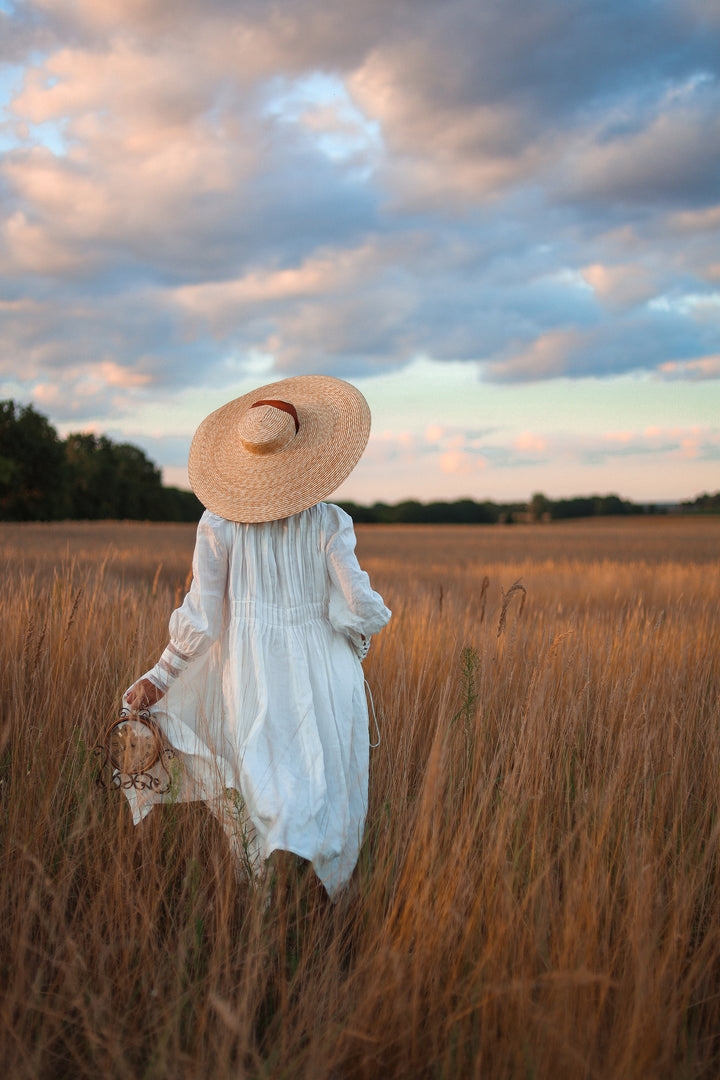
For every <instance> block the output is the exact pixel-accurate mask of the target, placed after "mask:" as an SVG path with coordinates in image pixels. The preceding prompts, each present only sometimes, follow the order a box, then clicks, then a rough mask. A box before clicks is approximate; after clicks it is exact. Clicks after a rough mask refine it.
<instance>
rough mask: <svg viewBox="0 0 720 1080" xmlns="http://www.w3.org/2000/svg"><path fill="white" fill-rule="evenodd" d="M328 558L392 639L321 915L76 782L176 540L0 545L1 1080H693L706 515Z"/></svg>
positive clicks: (712, 574)
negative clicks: (339, 868) (354, 572)
mask: <svg viewBox="0 0 720 1080" xmlns="http://www.w3.org/2000/svg"><path fill="white" fill-rule="evenodd" d="M357 531H358V537H359V540H358V550H359V554H360V558H361V562H362V563H363V565H364V566H365V568H366V569H367V570H368V571H369V573H370V575H371V579H372V582H373V585H374V586H375V587H376V588H377V589H378V590H379V591H380V592H381V593H382V594H383V596H384V598H385V600H386V602H387V603H388V605H389V606H390V607H391V608H392V610H393V613H394V614H393V619H392V621H391V622H390V624H389V625H388V627H387V628H386V630H385V631H383V633H382V634H381V635H378V637H377V638H376V639H375V640H374V642H373V645H372V648H371V650H370V654H369V656H368V658H367V660H366V662H365V669H366V675H367V679H368V682H369V684H370V687H371V689H372V693H373V697H374V700H375V707H376V710H377V713H378V718H379V723H380V729H381V734H382V742H381V745H380V747H379V748H378V749H377V750H374V751H372V757H371V790H370V805H369V812H368V820H367V829H366V835H365V843H364V847H363V850H362V855H361V860H360V863H359V866H358V869H357V871H356V874H355V876H354V879H353V882H352V886H351V889H350V890H349V891H348V893H347V894H346V895H344V896H343V897H342V899H341V900H340V901H339V902H338V903H337V904H336V905H334V906H333V905H331V904H330V903H329V902H328V901H327V900H326V898H325V896H324V894H323V892H322V890H321V889H320V887H319V886H317V885H316V883H315V880H314V878H313V876H312V874H311V873H308V872H306V871H303V869H302V868H301V867H298V866H297V865H296V863H295V861H294V860H293V859H278V860H277V861H276V864H275V866H274V868H273V870H272V874H269V875H268V881H267V883H266V886H265V887H264V888H263V889H260V890H255V891H252V890H250V888H249V887H246V886H238V885H237V884H236V882H235V877H234V874H233V869H232V864H231V860H230V855H229V851H228V849H227V848H226V846H225V839H224V836H223V834H222V832H221V830H220V829H219V827H218V826H217V825H216V823H215V820H214V818H212V817H211V816H210V814H209V812H207V811H206V810H205V809H204V808H203V807H202V806H201V805H200V804H193V805H191V806H170V807H165V808H163V809H162V810H160V809H155V810H153V812H152V813H151V815H150V816H149V818H148V819H147V820H146V821H145V822H144V823H143V824H142V825H141V826H139V827H138V828H137V830H136V829H134V827H133V825H132V823H131V819H130V815H129V811H128V809H127V806H126V802H125V799H124V797H123V796H122V794H121V793H119V792H117V791H109V792H108V791H105V790H103V789H102V788H100V787H99V786H98V785H97V783H96V782H95V775H96V772H97V760H96V758H95V756H94V755H93V753H92V747H93V745H94V744H95V742H96V740H97V739H98V736H99V734H100V732H101V730H102V729H103V726H104V725H106V724H107V723H108V722H109V721H111V720H112V719H114V718H115V716H116V715H117V711H118V709H119V703H120V697H121V694H122V692H123V690H124V689H125V688H126V687H127V686H128V685H130V683H131V682H132V681H133V680H134V679H135V678H136V677H137V676H139V675H140V674H142V673H143V672H144V671H145V670H146V669H147V668H148V667H150V666H151V664H152V663H154V661H155V659H156V658H157V655H158V653H159V651H160V650H161V648H162V647H163V645H164V643H165V639H166V627H167V620H168V616H169V614H170V611H171V610H172V608H173V607H174V606H175V603H176V602H178V601H179V599H180V598H181V597H182V595H183V594H184V591H185V588H186V583H187V575H188V570H189V565H190V558H191V553H192V546H193V538H194V529H193V528H192V527H191V526H183V525H144V524H128V523H120V524H115V523H107V522H103V523H95V524H85V523H70V524H56V525H35V524H31V525H2V526H0V558H1V559H2V599H1V601H0V619H1V624H0V649H1V650H2V664H1V666H0V673H1V675H0V677H1V678H2V725H1V728H0V817H1V826H0V828H1V835H0V852H1V855H2V873H1V874H0V893H1V894H2V901H1V904H0V917H1V920H2V921H1V924H0V1062H2V1065H3V1066H4V1068H3V1075H4V1076H7V1077H11V1078H12V1080H23V1078H30V1077H33V1078H34V1077H47V1078H49V1080H50V1078H52V1080H55V1078H65V1077H67V1078H68V1080H70V1078H73V1080H77V1078H85V1077H87V1078H92V1080H96V1078H98V1077H111V1078H118V1080H120V1078H123V1080H124V1078H127V1080H130V1078H132V1080H136V1078H140V1077H145V1078H151V1080H166V1078H167V1080H185V1078H188V1080H191V1078H198V1080H201V1078H206V1077H213V1080H224V1078H228V1080H229V1078H231V1077H232V1078H234V1080H236V1078H239V1077H268V1078H270V1077H272V1078H276V1077H282V1078H287V1080H293V1078H300V1077H302V1078H307V1080H325V1078H327V1080H331V1078H332V1080H344V1078H346V1077H347V1078H355V1077H357V1078H368V1080H377V1078H384V1077H409V1078H416V1077H417V1078H435V1080H440V1078H443V1080H444V1078H463V1080H464V1078H466V1077H482V1078H488V1077H491V1078H493V1080H496V1078H501V1077H548V1078H550V1077H552V1078H556V1077H557V1078H564V1077H569V1078H584V1077H587V1078H595V1077H608V1078H638V1080H640V1078H642V1080H646V1078H663V1077H668V1078H670V1077H673V1078H674V1077H683V1078H692V1077H716V1076H718V1075H720V733H719V727H720V629H719V626H720V614H719V613H720V573H719V572H718V570H719V568H720V567H719V563H720V519H710V518H709V519H704V520H702V519H683V518H656V519H650V518H647V519H638V520H621V521H614V520H609V519H606V520H600V521H597V522H574V523H571V524H560V523H556V524H548V525H537V526H534V525H512V526H489V527H486V526H477V527H472V526H468V527H463V526H459V527H428V526H426V527H412V526H399V527H388V526H367V527H365V528H363V527H359V528H358V530H357ZM271 885H272V891H269V890H270V886H271ZM268 900H269V902H268Z"/></svg>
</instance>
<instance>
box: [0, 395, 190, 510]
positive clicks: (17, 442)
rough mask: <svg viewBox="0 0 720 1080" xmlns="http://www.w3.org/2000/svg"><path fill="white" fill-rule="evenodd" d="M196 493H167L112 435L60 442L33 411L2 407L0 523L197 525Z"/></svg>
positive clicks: (135, 450)
mask: <svg viewBox="0 0 720 1080" xmlns="http://www.w3.org/2000/svg"><path fill="white" fill-rule="evenodd" d="M201 513H202V506H201V504H200V503H199V501H198V500H197V498H196V497H195V495H193V493H192V492H191V491H182V490H181V489H180V488H174V487H164V486H163V483H162V476H161V473H160V470H159V469H158V468H157V466H156V465H154V463H153V462H152V461H150V459H149V458H148V457H146V455H145V454H144V452H143V451H142V450H140V448H139V447H137V446H133V444H132V443H117V442H113V440H112V439H109V438H108V437H107V436H106V435H88V434H74V435H68V436H67V438H65V439H61V438H60V437H59V435H58V433H57V431H56V430H55V428H54V427H53V426H52V424H51V423H50V422H49V420H48V419H47V417H45V416H43V415H42V414H41V413H39V412H36V410H35V409H34V408H33V407H32V405H25V406H18V405H16V404H15V402H14V401H12V400H9V401H0V520H3V521H59V520H63V519H67V518H79V519H99V518H120V519H122V518H133V519H138V520H147V521H197V520H198V519H199V517H200V514H201Z"/></svg>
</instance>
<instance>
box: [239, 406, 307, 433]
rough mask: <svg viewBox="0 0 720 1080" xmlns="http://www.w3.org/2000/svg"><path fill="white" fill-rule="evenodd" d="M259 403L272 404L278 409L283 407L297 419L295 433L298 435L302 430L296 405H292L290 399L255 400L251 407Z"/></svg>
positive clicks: (253, 407) (284, 410)
mask: <svg viewBox="0 0 720 1080" xmlns="http://www.w3.org/2000/svg"><path fill="white" fill-rule="evenodd" d="M258 405H272V406H274V408H276V409H281V410H282V411H283V412H286V413H289V414H290V416H292V418H293V420H294V421H295V434H296V435H297V433H298V431H299V430H300V421H299V420H298V414H297V410H296V408H295V406H294V405H291V404H290V402H289V401H275V400H268V401H253V403H252V405H251V406H250V408H251V409H255V408H256V407H257V406H258Z"/></svg>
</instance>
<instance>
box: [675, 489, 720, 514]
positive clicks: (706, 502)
mask: <svg viewBox="0 0 720 1080" xmlns="http://www.w3.org/2000/svg"><path fill="white" fill-rule="evenodd" d="M680 506H681V507H682V509H683V510H689V511H690V513H695V514H720V491H716V492H715V494H714V495H710V494H709V493H708V492H707V491H706V492H705V493H704V494H703V495H698V497H697V498H696V499H692V500H688V501H687V502H683V503H680Z"/></svg>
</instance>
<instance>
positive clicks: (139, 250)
mask: <svg viewBox="0 0 720 1080" xmlns="http://www.w3.org/2000/svg"><path fill="white" fill-rule="evenodd" d="M0 19H1V20H2V24H1V26H0V30H2V31H7V33H5V34H0V56H2V57H3V58H4V59H6V60H7V61H8V62H10V63H11V64H12V65H14V66H13V69H12V73H11V76H8V78H7V80H6V81H4V82H0V107H1V108H2V112H1V113H0V140H2V141H1V142H0V147H1V148H2V149H0V288H1V290H2V296H3V298H4V300H3V302H2V303H0V372H2V373H3V374H4V376H5V377H6V378H8V379H12V380H14V381H13V385H17V386H19V387H20V389H21V391H22V393H23V395H24V397H25V398H26V399H27V400H35V401H36V402H38V403H42V404H43V407H45V408H46V409H47V410H48V411H50V412H51V413H52V414H53V416H54V417H58V418H59V417H61V416H66V415H70V416H71V418H77V419H78V420H82V421H83V422H87V423H90V422H99V420H100V419H102V420H103V421H104V420H107V421H108V423H109V422H111V421H112V420H113V418H118V417H120V416H121V415H122V416H123V418H124V419H123V423H125V424H127V423H129V421H128V420H127V415H128V403H129V404H130V406H131V407H132V405H134V406H135V407H136V408H138V409H139V408H141V407H143V408H144V407H149V404H152V403H154V402H156V401H158V400H159V399H160V398H161V397H162V395H168V394H173V395H177V394H178V393H180V392H181V391H183V390H185V389H187V388H198V387H201V386H210V387H212V388H214V389H216V390H217V392H218V393H220V392H221V391H222V390H223V388H224V387H227V388H228V391H229V392H230V391H232V389H233V388H234V387H235V386H236V385H237V384H238V382H239V381H242V380H243V379H245V378H246V377H248V376H249V375H251V374H253V373H255V374H257V377H258V378H260V377H261V378H263V379H267V380H270V379H271V378H273V377H275V376H279V375H282V374H285V373H291V372H301V371H308V370H317V371H328V372H332V373H335V374H339V375H345V376H349V377H353V378H354V377H357V378H361V377H363V376H367V375H368V374H370V373H376V374H380V373H382V372H390V371H393V370H401V369H405V368H406V367H407V365H409V364H411V363H412V362H413V361H415V360H417V358H418V357H428V358H430V360H433V361H436V362H438V363H458V362H463V363H465V364H467V365H472V367H473V369H474V370H479V371H480V372H481V377H482V379H483V380H484V381H485V383H486V384H490V383H492V382H496V383H518V384H519V383H523V382H539V381H551V380H557V379H560V378H562V379H582V378H587V377H590V376H592V377H597V376H602V377H607V378H612V377H613V376H614V375H616V374H618V373H622V372H628V371H633V372H635V371H645V372H650V373H653V374H654V377H655V378H656V380H657V381H658V383H659V384H661V383H665V382H667V383H670V382H673V381H677V380H683V381H684V382H686V383H691V382H694V381H698V380H701V379H702V380H705V381H707V382H708V384H709V383H711V382H712V381H713V380H717V379H718V378H720V371H719V370H718V363H717V355H718V346H717V342H718V325H717V310H716V309H715V308H713V304H712V302H711V300H710V299H709V298H710V297H711V296H712V290H713V288H714V286H713V282H717V281H718V280H720V263H719V262H718V256H717V252H718V244H719V243H720V212H719V210H718V201H717V175H718V168H720V127H719V126H718V125H719V122H718V116H720V108H719V107H718V106H719V105H720V97H719V94H720V90H719V89H718V88H719V86H720V61H719V60H718V57H719V56H720V23H718V20H717V19H716V18H715V16H714V9H713V8H712V5H706V4H705V3H704V0H692V2H683V3H681V2H680V0H660V2H658V3H657V4H655V5H653V13H652V19H651V18H649V16H648V9H647V3H646V2H645V0H627V2H626V3H624V4H623V5H617V4H587V3H583V2H580V0H577V2H576V0H571V2H570V4H568V3H567V2H566V0H545V2H543V3H542V4H537V3H536V2H534V0H510V2H508V0H503V2H501V0H487V2H484V3H482V4H478V3H475V2H474V0H446V2H444V3H442V4H438V3H436V2H435V0H391V2H389V3H388V2H386V0H365V2H363V3H362V4H355V3H350V0H341V2H338V3H336V4H332V5H327V4H321V3H319V2H318V0H279V2H278V3H275V4H272V5H269V4H266V3H262V2H260V0H206V2H204V3H199V2H198V0H179V2H178V3H177V4H173V5H168V4H167V3H166V2H164V0H128V2H126V3H121V4H117V3H111V2H110V0H35V2H31V0H28V2H26V3H24V4H22V5H17V6H16V9H15V11H14V13H13V14H12V16H8V15H6V14H2V15H0ZM668 392H671V391H670V390H669V391H668ZM120 398H123V401H122V402H121V401H120V400H119V399H120ZM173 400H177V398H176V397H173ZM130 411H131V409H130ZM68 422H69V421H68ZM118 422H119V420H118ZM608 427H609V428H610V427H611V425H610V424H609V425H608ZM523 428H524V425H523ZM470 430H471V427H470V426H468V428H467V431H465V432H458V431H454V430H453V429H452V428H451V425H449V424H448V423H447V422H446V418H444V417H443V416H439V417H438V420H437V423H435V424H433V425H431V427H430V428H429V429H428V432H427V433H426V435H425V437H424V438H419V439H418V441H417V443H416V444H413V446H412V447H409V446H408V445H407V444H403V442H402V440H401V439H400V438H399V436H398V438H397V439H396V440H395V442H393V441H392V440H390V441H388V442H387V443H386V444H383V446H384V449H383V453H387V454H395V458H394V459H393V460H396V461H400V460H402V461H403V462H405V463H407V464H408V467H410V463H411V460H412V462H415V463H418V462H419V463H421V464H422V463H426V462H427V461H430V460H432V462H433V463H434V464H433V468H436V469H437V470H439V471H442V468H441V465H440V461H441V460H443V461H444V462H445V468H446V470H447V469H450V471H449V472H446V475H447V476H451V475H462V470H463V469H464V468H469V469H471V471H472V470H476V469H477V468H478V463H479V462H480V460H481V459H482V460H485V461H487V462H488V466H487V468H488V469H489V468H490V467H491V466H492V462H493V458H492V454H493V452H494V451H493V443H492V440H490V444H489V446H488V440H487V434H488V432H487V431H485V432H484V434H482V435H480V436H478V435H477V433H476V435H475V436H471V435H469V434H468V433H467V432H469V431H470ZM460 435H462V438H461V441H460V442H459V443H457V444H452V440H453V439H456V440H457V439H458V438H459V437H460ZM692 437H693V436H688V438H692ZM514 440H515V441H514ZM545 440H547V444H546V445H544V442H545ZM158 445H161V444H158ZM618 445H620V444H617V443H616V448H617V446H618ZM702 445H704V444H702V442H701V447H702ZM496 449H497V453H498V454H499V455H501V456H502V455H504V458H503V460H509V461H515V460H520V459H523V460H532V461H534V462H537V459H538V457H542V456H543V455H552V454H560V453H561V448H560V447H559V446H558V445H557V444H555V443H554V442H553V441H552V440H551V439H550V437H549V433H543V432H541V431H540V430H539V429H538V430H536V429H535V428H534V427H533V428H532V430H530V428H528V429H527V430H521V431H516V432H514V434H513V436H512V437H511V436H508V438H507V443H506V444H505V445H504V446H503V447H499V446H498V447H497V448H496ZM598 452H599V451H598ZM378 453H379V451H378ZM700 453H701V454H702V449H701V450H700ZM533 455H534V456H533ZM508 467H510V466H508Z"/></svg>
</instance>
